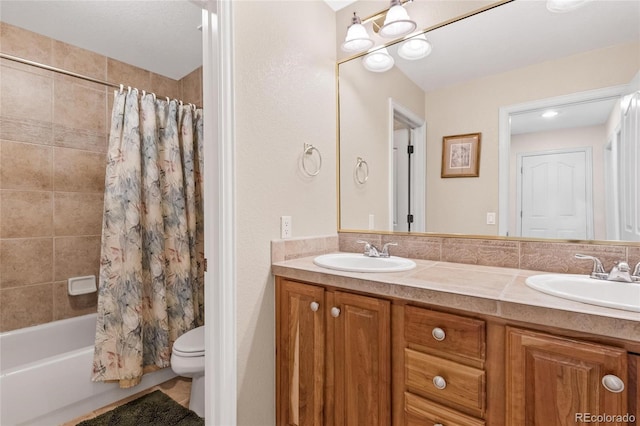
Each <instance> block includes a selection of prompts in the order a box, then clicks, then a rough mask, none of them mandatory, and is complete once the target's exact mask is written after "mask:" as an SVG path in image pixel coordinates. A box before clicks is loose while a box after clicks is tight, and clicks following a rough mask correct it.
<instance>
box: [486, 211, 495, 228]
mask: <svg viewBox="0 0 640 426" xmlns="http://www.w3.org/2000/svg"><path fill="white" fill-rule="evenodd" d="M495 224H496V213H495V212H488V213H487V225H495Z"/></svg>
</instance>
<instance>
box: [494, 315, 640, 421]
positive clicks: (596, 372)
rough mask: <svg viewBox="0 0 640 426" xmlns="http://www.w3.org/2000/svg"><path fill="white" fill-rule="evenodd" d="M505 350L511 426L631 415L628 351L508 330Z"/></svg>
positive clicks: (515, 329) (508, 416) (508, 418)
mask: <svg viewBox="0 0 640 426" xmlns="http://www.w3.org/2000/svg"><path fill="white" fill-rule="evenodd" d="M506 351H507V356H506V359H507V363H506V393H505V396H506V411H507V418H506V420H507V424H509V425H513V426H520V425H522V426H524V425H574V424H580V423H589V422H588V421H585V420H584V416H586V415H597V414H616V415H623V414H626V413H629V412H630V411H629V408H628V401H627V394H628V389H629V388H631V387H632V385H631V384H630V383H628V374H627V352H626V351H625V350H622V349H620V348H614V347H609V346H604V345H600V344H593V343H587V342H583V341H578V340H572V339H567V338H562V337H557V336H553V335H550V334H546V333H541V332H535V331H529V330H522V329H518V328H512V327H507V330H506ZM629 377H630V375H629ZM623 387H624V389H623ZM605 423H606V424H614V425H627V424H628V423H627V422H626V421H624V422H622V421H620V422H605Z"/></svg>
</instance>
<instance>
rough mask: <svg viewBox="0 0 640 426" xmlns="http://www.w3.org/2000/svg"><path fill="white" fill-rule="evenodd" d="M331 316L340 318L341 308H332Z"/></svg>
mask: <svg viewBox="0 0 640 426" xmlns="http://www.w3.org/2000/svg"><path fill="white" fill-rule="evenodd" d="M331 316H332V317H334V318H338V317H339V316H340V308H336V307H335V306H334V307H333V308H331Z"/></svg>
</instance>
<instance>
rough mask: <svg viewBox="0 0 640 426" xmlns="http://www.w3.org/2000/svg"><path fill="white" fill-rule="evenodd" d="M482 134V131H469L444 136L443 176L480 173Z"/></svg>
mask: <svg viewBox="0 0 640 426" xmlns="http://www.w3.org/2000/svg"><path fill="white" fill-rule="evenodd" d="M480 135H481V133H469V134H467V135H455V136H445V137H444V138H442V172H441V174H440V176H441V177H443V178H453V177H478V176H479V175H480Z"/></svg>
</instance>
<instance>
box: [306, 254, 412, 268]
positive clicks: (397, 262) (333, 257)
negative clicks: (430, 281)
mask: <svg viewBox="0 0 640 426" xmlns="http://www.w3.org/2000/svg"><path fill="white" fill-rule="evenodd" d="M313 263H315V264H316V265H318V266H322V267H323V268H329V269H335V270H337V271H347V272H401V271H408V270H410V269H413V268H415V267H416V263H415V262H414V261H413V260H409V259H405V258H403V257H396V256H391V257H368V256H365V255H363V254H359V253H332V254H323V255H322V256H318V257H316V258H315V259H313Z"/></svg>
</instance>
